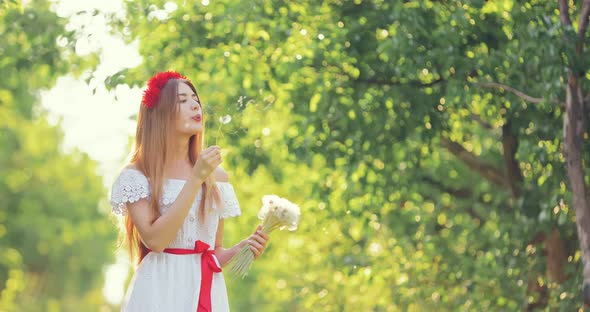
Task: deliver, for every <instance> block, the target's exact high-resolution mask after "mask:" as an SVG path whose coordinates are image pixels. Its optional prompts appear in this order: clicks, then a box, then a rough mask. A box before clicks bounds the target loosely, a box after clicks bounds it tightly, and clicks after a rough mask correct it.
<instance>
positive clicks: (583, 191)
mask: <svg viewBox="0 0 590 312" xmlns="http://www.w3.org/2000/svg"><path fill="white" fill-rule="evenodd" d="M566 91H567V92H566V103H565V105H566V114H565V116H564V119H563V134H564V151H565V160H566V169H567V174H568V177H569V182H570V187H571V189H572V198H573V206H574V209H575V211H576V226H577V230H578V239H579V241H580V251H581V253H582V263H583V266H584V294H583V298H584V302H585V303H586V304H587V305H590V206H589V205H588V195H587V194H588V188H587V187H586V183H585V181H584V167H583V164H582V143H583V139H584V129H585V125H584V123H585V122H584V121H585V120H584V98H583V92H582V88H581V87H580V85H579V84H578V78H577V77H576V76H575V75H574V74H573V73H572V74H570V77H569V81H568V86H567V90H566Z"/></svg>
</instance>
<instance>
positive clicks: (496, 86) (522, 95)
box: [474, 82, 545, 104]
mask: <svg viewBox="0 0 590 312" xmlns="http://www.w3.org/2000/svg"><path fill="white" fill-rule="evenodd" d="M474 84H475V85H477V86H480V87H484V88H491V89H499V90H502V91H508V92H510V93H513V94H515V95H517V96H518V97H520V98H522V99H524V100H525V101H527V102H531V103H535V104H539V103H541V102H543V101H544V100H545V99H543V98H537V97H532V96H530V95H527V94H525V93H524V92H522V91H518V90H516V89H514V88H513V87H510V86H507V85H503V84H501V83H497V82H476V83H474Z"/></svg>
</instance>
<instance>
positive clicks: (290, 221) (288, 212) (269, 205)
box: [229, 195, 301, 278]
mask: <svg viewBox="0 0 590 312" xmlns="http://www.w3.org/2000/svg"><path fill="white" fill-rule="evenodd" d="M300 217H301V211H300V209H299V206H297V205H295V204H293V203H292V202H290V201H288V200H287V199H285V198H282V197H279V196H277V195H264V196H263V197H262V208H260V212H258V219H260V220H262V232H264V233H266V234H269V233H270V232H272V231H274V230H276V229H280V230H283V229H287V230H289V231H295V230H296V229H297V225H299V218H300ZM253 261H254V254H253V253H252V251H251V250H250V248H249V245H247V244H246V245H244V247H242V249H240V251H238V253H237V254H236V255H235V256H234V257H233V258H232V259H231V260H230V263H229V271H230V272H232V273H233V274H235V275H237V276H240V277H242V278H244V276H246V274H247V273H248V270H249V269H250V266H251V265H252V262H253Z"/></svg>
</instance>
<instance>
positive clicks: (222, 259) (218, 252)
mask: <svg viewBox="0 0 590 312" xmlns="http://www.w3.org/2000/svg"><path fill="white" fill-rule="evenodd" d="M261 229H262V226H260V225H259V226H258V227H257V228H256V231H255V232H254V233H253V234H252V235H250V236H249V237H248V238H247V239H244V240H242V241H241V242H239V243H237V244H236V245H234V246H233V247H231V248H229V249H225V248H223V219H220V220H219V225H218V226H217V235H216V236H215V256H216V257H217V260H219V264H220V265H221V267H224V266H225V265H226V264H227V263H228V262H229V261H230V260H231V258H233V257H234V256H235V255H236V254H237V253H238V251H240V249H242V247H243V246H244V245H246V244H249V245H250V250H251V251H252V253H254V259H257V258H258V257H259V256H260V255H261V254H262V253H263V252H264V249H265V248H266V243H267V241H268V234H265V233H263V232H262V231H261Z"/></svg>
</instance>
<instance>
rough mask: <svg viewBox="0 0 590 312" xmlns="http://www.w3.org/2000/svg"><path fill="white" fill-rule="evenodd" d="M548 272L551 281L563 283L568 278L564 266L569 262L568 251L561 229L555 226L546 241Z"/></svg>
mask: <svg viewBox="0 0 590 312" xmlns="http://www.w3.org/2000/svg"><path fill="white" fill-rule="evenodd" d="M545 252H546V253H547V255H546V259H547V262H546V272H547V273H546V274H547V277H548V278H549V280H550V281H552V282H556V283H559V284H561V283H563V282H565V280H566V279H567V278H568V276H567V275H566V274H565V271H564V268H565V265H566V264H567V252H566V249H565V243H564V241H563V239H562V238H561V234H560V233H559V230H558V229H556V228H554V229H553V231H551V233H550V234H549V236H547V240H546V241H545Z"/></svg>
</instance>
